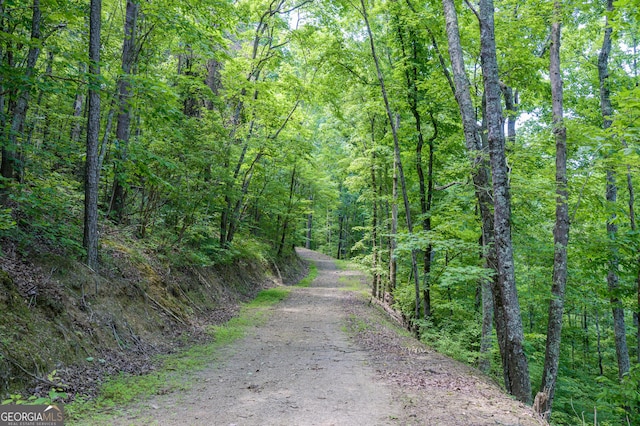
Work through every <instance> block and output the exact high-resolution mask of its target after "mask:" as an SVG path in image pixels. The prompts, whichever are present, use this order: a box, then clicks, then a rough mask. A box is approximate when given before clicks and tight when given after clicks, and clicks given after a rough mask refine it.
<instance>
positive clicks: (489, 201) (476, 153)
mask: <svg viewBox="0 0 640 426" xmlns="http://www.w3.org/2000/svg"><path fill="white" fill-rule="evenodd" d="M442 5H443V9H444V13H445V19H446V25H447V38H448V41H449V57H450V58H451V65H452V73H453V88H454V90H455V92H454V94H455V97H456V100H457V102H458V107H459V109H460V116H461V118H462V129H463V132H464V139H465V145H466V148H467V152H468V155H469V161H470V163H471V177H472V179H473V184H474V188H475V193H476V198H477V200H478V208H479V210H480V218H481V222H482V242H483V247H484V250H483V251H484V256H485V267H487V268H489V269H491V270H492V272H493V274H492V275H493V279H492V281H491V293H492V295H493V313H491V312H486V311H485V312H483V316H484V317H485V318H486V317H493V319H494V321H495V325H496V334H497V337H498V346H499V348H500V354H501V357H502V360H503V375H504V379H505V386H506V387H507V389H508V388H509V380H508V377H509V375H508V369H507V367H506V359H507V356H508V355H507V353H506V344H505V341H506V326H505V319H504V318H505V316H504V312H503V303H502V293H501V292H500V282H499V273H498V266H497V265H498V262H497V259H496V256H497V254H496V248H495V245H494V224H493V211H492V210H493V194H492V191H491V178H490V176H489V165H488V161H487V155H486V152H484V151H485V149H486V148H485V147H484V146H483V142H482V138H481V136H480V132H479V129H478V125H477V118H476V113H475V108H474V105H473V101H472V100H471V93H470V90H469V86H470V84H469V79H468V78H467V74H466V71H465V65H464V59H463V55H462V45H461V42H460V30H459V28H458V15H457V13H456V9H455V4H454V2H453V0H442ZM447 80H450V79H449V78H447ZM484 119H485V117H484V116H483V120H484ZM489 307H490V305H489V304H485V305H483V308H489ZM485 337H487V336H485ZM489 341H490V340H489Z"/></svg>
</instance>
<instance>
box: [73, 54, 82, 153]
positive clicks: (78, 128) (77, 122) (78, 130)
mask: <svg viewBox="0 0 640 426" xmlns="http://www.w3.org/2000/svg"><path fill="white" fill-rule="evenodd" d="M84 72H85V65H84V64H82V65H80V73H81V74H84ZM83 105H84V93H82V92H81V90H80V88H79V89H78V93H76V98H75V100H74V101H73V121H72V123H73V124H72V126H71V134H70V138H71V142H73V143H74V144H75V143H76V142H78V141H79V140H80V135H81V134H82V121H81V117H82V109H83Z"/></svg>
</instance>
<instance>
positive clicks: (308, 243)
mask: <svg viewBox="0 0 640 426" xmlns="http://www.w3.org/2000/svg"><path fill="white" fill-rule="evenodd" d="M309 202H310V204H312V203H313V194H312V195H309ZM312 226H313V212H310V213H309V214H308V215H307V230H306V231H307V232H306V239H305V244H304V246H305V248H306V249H308V250H311V236H312V234H311V229H312Z"/></svg>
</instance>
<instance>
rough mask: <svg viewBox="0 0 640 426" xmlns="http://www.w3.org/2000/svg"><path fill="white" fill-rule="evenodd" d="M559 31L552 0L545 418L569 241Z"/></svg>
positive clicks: (542, 387) (557, 345)
mask: <svg viewBox="0 0 640 426" xmlns="http://www.w3.org/2000/svg"><path fill="white" fill-rule="evenodd" d="M561 31H562V3H561V1H560V0H556V1H555V2H554V18H553V23H552V24H551V46H550V48H549V76H550V79H551V99H552V110H553V132H554V134H555V139H556V225H555V228H554V230H553V242H554V257H553V285H552V287H551V299H550V301H549V322H548V325H547V344H546V349H545V358H544V367H543V370H542V384H541V385H540V392H543V393H544V395H545V396H546V397H545V398H541V399H540V400H541V401H542V400H544V403H542V404H541V406H540V407H539V409H540V413H539V414H540V415H542V416H543V417H544V418H545V419H546V420H547V421H549V418H550V416H551V409H552V407H553V399H554V396H555V390H556V380H557V378H558V365H559V362H560V341H561V338H562V315H563V312H564V300H565V289H566V286H567V245H568V244H569V209H568V205H567V199H568V196H569V194H568V192H567V129H566V127H565V125H564V118H563V114H564V111H563V92H562V74H561V71H560V69H561V68H560V39H561Z"/></svg>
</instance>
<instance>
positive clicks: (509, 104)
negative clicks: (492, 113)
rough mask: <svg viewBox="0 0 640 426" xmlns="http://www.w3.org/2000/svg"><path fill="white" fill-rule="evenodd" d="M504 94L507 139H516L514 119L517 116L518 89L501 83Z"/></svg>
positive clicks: (512, 140)
mask: <svg viewBox="0 0 640 426" xmlns="http://www.w3.org/2000/svg"><path fill="white" fill-rule="evenodd" d="M501 87H502V93H503V94H504V109H505V110H506V111H507V141H508V142H511V143H513V142H515V141H516V119H517V118H518V91H517V90H516V91H515V92H514V90H513V87H509V86H507V85H502V86H501Z"/></svg>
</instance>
